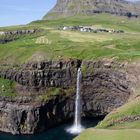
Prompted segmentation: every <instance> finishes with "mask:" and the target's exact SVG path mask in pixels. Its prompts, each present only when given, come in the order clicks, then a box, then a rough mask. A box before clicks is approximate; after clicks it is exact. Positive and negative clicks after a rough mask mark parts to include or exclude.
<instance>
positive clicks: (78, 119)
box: [67, 68, 84, 134]
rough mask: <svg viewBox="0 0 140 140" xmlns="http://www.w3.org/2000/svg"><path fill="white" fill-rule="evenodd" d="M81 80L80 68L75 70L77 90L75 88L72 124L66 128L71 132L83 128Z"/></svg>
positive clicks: (80, 130) (78, 131)
mask: <svg viewBox="0 0 140 140" xmlns="http://www.w3.org/2000/svg"><path fill="white" fill-rule="evenodd" d="M81 80H82V72H81V68H79V69H78V71H77V90H76V99H75V114H74V124H73V126H72V127H70V128H68V129H67V131H68V132H70V133H72V134H79V133H81V132H82V131H83V130H84V128H83V127H82V125H81V111H82V106H81Z"/></svg>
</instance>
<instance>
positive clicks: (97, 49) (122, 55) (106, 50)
mask: <svg viewBox="0 0 140 140" xmlns="http://www.w3.org/2000/svg"><path fill="white" fill-rule="evenodd" d="M62 25H93V26H95V27H96V28H108V29H116V30H117V29H118V30H119V29H122V30H125V33H122V34H117V33H82V32H78V31H60V30H58V29H57V28H58V27H59V26H62ZM32 28H38V29H41V30H43V31H42V32H41V33H36V34H33V35H23V36H20V37H19V39H17V40H15V41H13V42H9V43H7V44H0V63H8V64H9V63H10V64H15V63H18V64H19V63H20V64H22V63H26V62H29V61H42V60H52V59H54V60H58V59H67V58H78V59H86V60H94V59H100V58H113V59H116V60H127V61H132V60H135V59H139V57H140V47H139V46H140V19H128V18H126V17H117V16H113V15H107V14H101V15H95V16H92V17H78V18H77V17H71V18H66V19H60V20H54V21H36V22H32V23H31V24H30V25H27V26H19V27H18V26H14V27H8V28H0V30H1V31H3V30H16V29H18V30H19V29H20V30H21V29H32ZM11 38H12V37H11Z"/></svg>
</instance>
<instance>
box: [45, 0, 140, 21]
mask: <svg viewBox="0 0 140 140" xmlns="http://www.w3.org/2000/svg"><path fill="white" fill-rule="evenodd" d="M96 13H111V14H117V15H122V16H129V17H131V16H132V17H138V16H140V9H139V4H136V3H133V2H130V1H126V0H57V3H56V5H55V7H54V8H53V9H52V10H51V11H50V12H49V13H47V14H46V15H45V16H44V18H43V19H58V18H64V17H69V16H75V15H93V14H96Z"/></svg>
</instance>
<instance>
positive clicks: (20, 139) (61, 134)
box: [0, 119, 101, 140]
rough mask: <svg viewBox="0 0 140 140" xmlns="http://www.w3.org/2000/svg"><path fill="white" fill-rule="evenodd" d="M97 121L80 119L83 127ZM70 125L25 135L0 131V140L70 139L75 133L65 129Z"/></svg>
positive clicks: (70, 124)
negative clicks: (14, 134)
mask: <svg viewBox="0 0 140 140" xmlns="http://www.w3.org/2000/svg"><path fill="white" fill-rule="evenodd" d="M99 121H101V120H97V119H92V120H91V119H90V120H84V121H82V125H83V126H84V127H85V128H89V127H94V126H96V125H97V123H98V122H99ZM71 126H72V123H66V124H63V125H60V126H57V127H55V128H52V129H49V130H47V131H46V132H43V133H40V134H36V135H26V136H25V135H24V136H23V135H22V136H21V135H20V136H13V135H10V134H5V133H0V140H72V139H73V138H74V137H76V135H72V134H70V133H68V132H67V131H66V129H67V128H68V127H71Z"/></svg>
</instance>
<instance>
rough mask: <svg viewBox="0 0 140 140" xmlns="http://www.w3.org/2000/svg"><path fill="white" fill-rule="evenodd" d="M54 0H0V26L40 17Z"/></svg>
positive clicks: (23, 22)
mask: <svg viewBox="0 0 140 140" xmlns="http://www.w3.org/2000/svg"><path fill="white" fill-rule="evenodd" d="M56 1H57V0H0V26H9V25H18V24H26V23H29V22H31V21H33V20H37V19H41V18H42V17H43V15H45V14H46V13H47V12H48V11H49V10H50V9H51V8H52V7H53V6H54V5H55V3H56ZM131 1H136V0H131Z"/></svg>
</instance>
